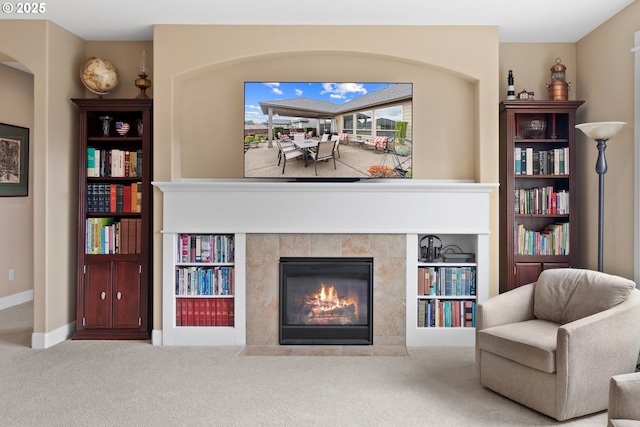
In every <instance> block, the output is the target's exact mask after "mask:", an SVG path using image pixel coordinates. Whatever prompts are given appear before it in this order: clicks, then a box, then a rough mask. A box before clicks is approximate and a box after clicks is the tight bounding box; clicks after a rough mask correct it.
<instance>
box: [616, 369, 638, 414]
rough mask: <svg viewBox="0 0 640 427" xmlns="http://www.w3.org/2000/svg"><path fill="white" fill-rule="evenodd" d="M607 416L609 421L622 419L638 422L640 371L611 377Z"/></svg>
mask: <svg viewBox="0 0 640 427" xmlns="http://www.w3.org/2000/svg"><path fill="white" fill-rule="evenodd" d="M608 417H609V421H611V420H613V419H623V420H636V421H638V422H639V423H640V372H635V373H632V374H624V375H616V376H614V377H612V378H611V380H610V381H609V413H608Z"/></svg>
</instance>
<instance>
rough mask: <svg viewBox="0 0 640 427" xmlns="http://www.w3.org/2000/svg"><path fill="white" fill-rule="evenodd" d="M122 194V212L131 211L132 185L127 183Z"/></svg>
mask: <svg viewBox="0 0 640 427" xmlns="http://www.w3.org/2000/svg"><path fill="white" fill-rule="evenodd" d="M122 194H123V198H122V212H131V186H130V185H125V186H124V188H123V193H122Z"/></svg>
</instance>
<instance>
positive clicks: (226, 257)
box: [176, 234, 234, 263]
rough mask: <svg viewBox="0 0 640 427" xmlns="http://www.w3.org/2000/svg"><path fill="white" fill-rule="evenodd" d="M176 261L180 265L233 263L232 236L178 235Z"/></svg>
mask: <svg viewBox="0 0 640 427" xmlns="http://www.w3.org/2000/svg"><path fill="white" fill-rule="evenodd" d="M176 259H177V261H178V262H181V263H233V260H234V241H233V235H229V234H179V235H178V247H177V254H176Z"/></svg>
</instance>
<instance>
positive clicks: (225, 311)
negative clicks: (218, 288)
mask: <svg viewBox="0 0 640 427" xmlns="http://www.w3.org/2000/svg"><path fill="white" fill-rule="evenodd" d="M220 302H221V303H222V319H221V320H222V326H229V299H228V298H225V299H223V300H221V301H220Z"/></svg>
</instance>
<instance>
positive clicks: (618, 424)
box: [609, 419, 640, 427]
mask: <svg viewBox="0 0 640 427" xmlns="http://www.w3.org/2000/svg"><path fill="white" fill-rule="evenodd" d="M609 422H610V423H611V426H612V427H640V421H636V420H615V419H614V420H609Z"/></svg>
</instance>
